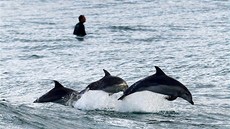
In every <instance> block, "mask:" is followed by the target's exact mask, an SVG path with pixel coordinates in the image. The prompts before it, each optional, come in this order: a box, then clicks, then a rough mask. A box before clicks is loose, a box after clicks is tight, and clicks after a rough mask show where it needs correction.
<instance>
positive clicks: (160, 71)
mask: <svg viewBox="0 0 230 129" xmlns="http://www.w3.org/2000/svg"><path fill="white" fill-rule="evenodd" d="M155 68H156V75H166V74H165V73H164V72H163V71H162V70H161V69H160V68H159V67H158V66H155Z"/></svg>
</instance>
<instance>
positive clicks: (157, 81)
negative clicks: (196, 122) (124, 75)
mask: <svg viewBox="0 0 230 129" xmlns="http://www.w3.org/2000/svg"><path fill="white" fill-rule="evenodd" d="M155 68H156V73H155V74H153V75H151V76H148V77H146V78H144V79H142V80H139V81H137V82H136V83H134V84H133V85H131V86H130V87H129V88H128V89H127V90H125V92H124V94H123V95H122V96H121V97H120V98H119V99H118V100H122V99H124V98H125V97H126V96H128V95H130V94H133V93H135V92H140V91H151V92H155V93H160V94H164V95H167V97H166V99H167V100H169V101H173V100H175V99H176V98H177V97H181V98H183V99H185V100H187V101H188V102H189V103H191V104H192V105H194V102H193V100H192V94H191V93H190V92H189V90H188V89H187V88H186V87H185V86H184V85H183V84H182V83H180V82H179V81H177V80H176V79H173V78H171V77H169V76H167V75H166V74H165V73H164V72H163V71H162V70H161V69H160V68H159V67H157V66H155Z"/></svg>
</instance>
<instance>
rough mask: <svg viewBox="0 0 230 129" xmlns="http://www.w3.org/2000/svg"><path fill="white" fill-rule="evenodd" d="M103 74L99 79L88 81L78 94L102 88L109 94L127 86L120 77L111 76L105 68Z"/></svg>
mask: <svg viewBox="0 0 230 129" xmlns="http://www.w3.org/2000/svg"><path fill="white" fill-rule="evenodd" d="M103 71H104V73H105V76H104V77H102V78H101V79H100V80H98V81H95V82H92V83H90V84H89V85H88V86H87V87H86V88H85V89H84V90H82V91H81V92H80V94H84V93H85V92H86V91H88V90H102V91H105V92H107V93H109V95H111V94H113V93H118V92H120V91H125V90H126V89H127V88H128V85H127V83H126V82H125V81H124V80H123V79H122V78H120V77H117V76H112V75H111V74H110V73H109V72H108V71H107V70H105V69H103Z"/></svg>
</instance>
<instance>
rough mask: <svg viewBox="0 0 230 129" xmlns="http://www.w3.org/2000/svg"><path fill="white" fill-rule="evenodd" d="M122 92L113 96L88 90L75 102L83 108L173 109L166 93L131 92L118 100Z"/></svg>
mask: <svg viewBox="0 0 230 129" xmlns="http://www.w3.org/2000/svg"><path fill="white" fill-rule="evenodd" d="M121 95H122V93H121V92H120V93H116V94H113V95H111V96H109V95H108V93H105V92H103V91H88V92H86V93H85V94H83V95H82V97H81V98H80V99H79V100H78V101H77V102H75V103H74V107H75V108H77V109H81V110H109V111H118V112H158V111H168V110H172V108H171V106H172V104H171V103H172V102H169V101H167V100H165V99H164V95H161V94H157V93H153V92H149V91H143V92H137V93H134V94H131V95H129V96H127V97H125V98H124V99H123V100H117V99H118V98H119V97H120V96H121Z"/></svg>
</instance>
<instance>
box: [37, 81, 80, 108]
mask: <svg viewBox="0 0 230 129" xmlns="http://www.w3.org/2000/svg"><path fill="white" fill-rule="evenodd" d="M54 83H55V87H54V88H53V89H51V90H50V91H49V92H47V93H46V94H44V95H42V96H41V97H39V98H38V99H36V100H35V101H34V103H45V102H54V103H59V104H62V105H66V106H72V104H73V102H74V101H77V100H78V99H79V98H80V97H81V96H80V94H79V92H77V91H75V90H72V89H70V88H66V87H64V86H62V85H61V84H60V83H59V82H58V81H55V80H54Z"/></svg>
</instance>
